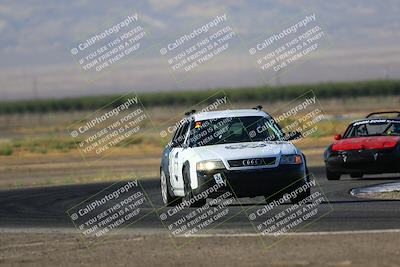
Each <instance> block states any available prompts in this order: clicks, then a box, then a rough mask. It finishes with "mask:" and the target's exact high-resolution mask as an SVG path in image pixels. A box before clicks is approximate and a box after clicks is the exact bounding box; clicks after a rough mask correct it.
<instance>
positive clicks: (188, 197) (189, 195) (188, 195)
mask: <svg viewBox="0 0 400 267" xmlns="http://www.w3.org/2000/svg"><path fill="white" fill-rule="evenodd" d="M182 175H183V182H184V183H185V187H184V188H185V196H184V198H183V200H184V201H190V203H191V204H190V207H202V206H204V205H205V204H206V203H207V198H203V197H201V198H199V199H198V200H197V201H193V198H194V197H195V194H194V193H193V190H192V188H191V186H190V172H189V167H188V166H185V167H184V168H183V171H182Z"/></svg>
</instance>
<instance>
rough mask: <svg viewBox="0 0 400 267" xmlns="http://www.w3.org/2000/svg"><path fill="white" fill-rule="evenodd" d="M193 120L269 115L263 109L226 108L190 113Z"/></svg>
mask: <svg viewBox="0 0 400 267" xmlns="http://www.w3.org/2000/svg"><path fill="white" fill-rule="evenodd" d="M191 116H192V117H193V118H194V120H195V121H202V120H209V119H218V118H227V117H251V116H260V117H266V118H269V117H271V116H270V115H269V114H267V113H266V112H264V111H261V110H257V109H227V110H218V111H207V112H199V113H195V114H192V115H191Z"/></svg>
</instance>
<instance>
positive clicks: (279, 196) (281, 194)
mask: <svg viewBox="0 0 400 267" xmlns="http://www.w3.org/2000/svg"><path fill="white" fill-rule="evenodd" d="M283 195H284V194H283V193H281V192H279V193H278V194H275V195H274V196H271V195H265V196H264V200H265V202H266V203H267V204H269V203H272V202H273V201H274V200H278V199H280V198H281V197H283Z"/></svg>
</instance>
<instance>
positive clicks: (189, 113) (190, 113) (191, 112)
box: [185, 109, 196, 116]
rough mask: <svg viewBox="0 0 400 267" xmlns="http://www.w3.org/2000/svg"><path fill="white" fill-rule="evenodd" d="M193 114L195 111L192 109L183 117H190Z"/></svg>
mask: <svg viewBox="0 0 400 267" xmlns="http://www.w3.org/2000/svg"><path fill="white" fill-rule="evenodd" d="M194 113H196V110H195V109H192V110H191V111H188V112H186V113H185V116H190V115H192V114H194Z"/></svg>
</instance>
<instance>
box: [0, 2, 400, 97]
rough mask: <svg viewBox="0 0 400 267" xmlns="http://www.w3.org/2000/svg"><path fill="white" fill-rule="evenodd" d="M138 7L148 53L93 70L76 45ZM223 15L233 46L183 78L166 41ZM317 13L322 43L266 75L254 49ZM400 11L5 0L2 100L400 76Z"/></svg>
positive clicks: (1, 10)
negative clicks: (165, 53) (171, 63)
mask: <svg viewBox="0 0 400 267" xmlns="http://www.w3.org/2000/svg"><path fill="white" fill-rule="evenodd" d="M134 13H135V14H137V15H138V20H139V21H138V22H139V23H140V25H141V26H142V27H143V28H144V30H145V32H146V37H145V41H144V42H143V43H142V44H141V45H142V46H141V48H140V50H138V52H139V53H137V54H132V55H128V56H126V57H124V59H123V60H121V61H119V62H117V63H115V64H114V65H113V66H111V67H109V68H108V69H107V71H103V72H101V73H97V74H95V75H92V74H89V73H88V72H85V71H84V70H83V69H82V68H81V66H80V65H79V63H78V62H76V61H75V60H76V59H74V58H73V56H72V55H71V49H72V48H74V47H76V46H77V45H78V44H79V43H80V42H82V41H83V40H86V39H87V38H88V37H90V36H93V35H94V34H96V33H99V32H103V31H104V30H105V29H109V28H110V27H111V26H113V25H115V24H116V23H118V22H120V21H122V20H123V19H124V18H126V17H127V16H128V15H130V14H134ZM222 14H227V17H228V21H227V22H226V24H227V25H229V26H230V27H231V28H232V29H233V30H234V32H235V34H236V35H235V38H234V39H232V45H231V46H230V48H229V49H228V50H227V51H225V52H224V53H221V55H219V56H215V57H214V58H212V59H211V60H210V61H208V62H206V63H204V64H202V65H201V66H199V67H198V70H196V71H195V72H194V73H191V74H190V75H185V76H184V79H180V78H179V77H178V79H177V77H176V76H175V74H174V72H173V71H171V69H170V66H168V63H167V58H166V57H164V56H162V55H161V54H160V52H159V48H160V47H163V46H164V45H166V44H168V43H170V42H171V41H173V40H175V39H176V38H177V37H179V36H181V35H182V34H184V33H190V32H191V31H192V30H193V29H196V28H197V27H199V26H201V25H203V24H204V23H205V22H208V21H210V20H212V19H213V18H215V16H217V15H222ZM310 14H315V16H316V23H317V25H319V26H321V27H322V28H323V30H324V33H325V34H326V35H325V37H324V38H325V40H323V46H321V48H319V49H318V50H317V51H316V52H315V53H310V55H307V56H305V58H304V59H302V60H301V64H300V62H299V63H295V64H294V65H293V66H292V67H290V68H289V69H288V70H287V71H285V72H284V73H281V74H280V75H279V78H277V76H276V75H275V76H274V75H272V76H271V75H270V76H271V77H272V79H270V78H271V77H269V76H268V79H267V78H266V76H265V75H264V74H263V73H261V72H260V70H259V69H258V66H257V64H255V59H254V58H253V57H252V56H251V55H250V54H249V52H248V49H249V48H251V47H253V46H254V45H256V44H257V43H259V42H260V41H262V40H263V39H265V38H267V37H268V36H270V35H271V33H275V32H280V31H281V30H283V29H285V28H287V27H289V26H291V25H293V24H294V23H296V22H297V21H298V20H300V19H302V18H304V17H305V16H306V15H310ZM398 14H400V3H399V2H398V1H396V0H387V1H376V0H374V1H372V0H359V1H350V0H342V1H324V0H321V1H298V0H283V1H277V0H273V1H245V0H235V1H227V0H225V1H207V0H205V1H195V0H193V1H181V0H171V1H165V0H160V1H155V0H150V1H99V0H96V1H94V0H93V1H89V0H74V1H66V0H58V1H52V0H37V1H30V0H25V1H14V0H3V1H1V2H0V99H1V100H7V99H15V98H32V97H34V98H44V97H64V96H76V95H91V94H104V93H123V92H131V91H140V92H143V91H165V90H185V89H202V88H214V87H227V88H230V87H240V86H248V85H249V86H253V85H261V84H265V83H270V84H276V83H280V84H285V83H313V82H319V81H346V80H365V79H382V78H391V79H396V78H399V77H400V76H399V74H400V47H399V45H398V43H399V42H400V23H399V22H400V19H399V16H398ZM182 77H183V76H182Z"/></svg>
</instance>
